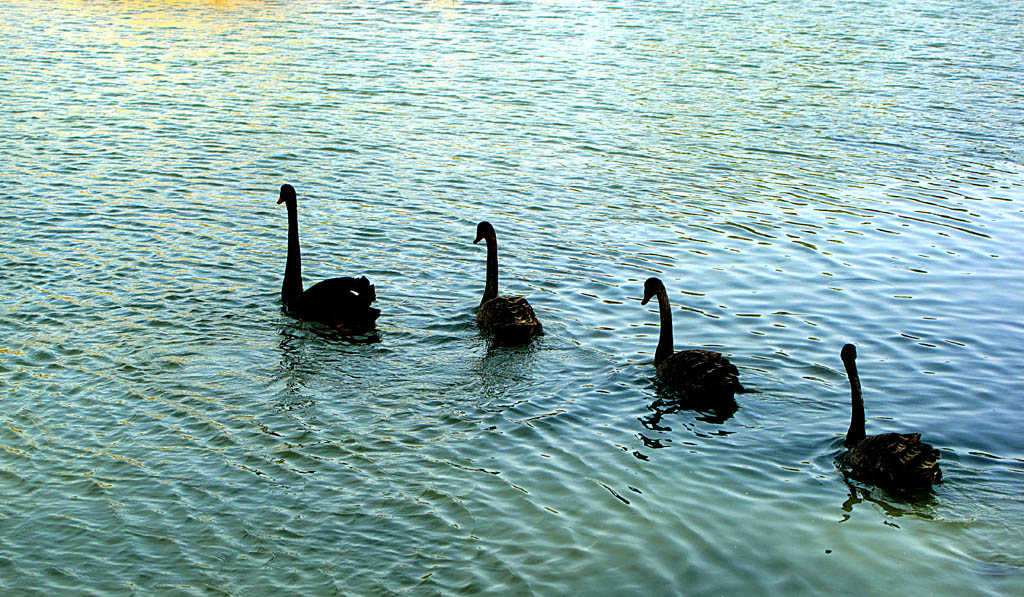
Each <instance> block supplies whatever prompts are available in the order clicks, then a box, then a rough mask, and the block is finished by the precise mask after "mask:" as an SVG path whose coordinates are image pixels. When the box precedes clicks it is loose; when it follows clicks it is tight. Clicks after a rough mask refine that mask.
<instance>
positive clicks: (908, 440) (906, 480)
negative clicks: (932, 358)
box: [839, 344, 942, 490]
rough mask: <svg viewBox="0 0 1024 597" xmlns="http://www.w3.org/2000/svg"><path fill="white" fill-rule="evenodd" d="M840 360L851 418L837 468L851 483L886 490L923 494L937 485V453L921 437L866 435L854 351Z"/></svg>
mask: <svg viewBox="0 0 1024 597" xmlns="http://www.w3.org/2000/svg"><path fill="white" fill-rule="evenodd" d="M841 357H842V359H843V365H845V366H846V374H847V376H849V378H850V395H851V402H852V414H851V416H850V429H849V431H847V432H846V441H845V442H844V445H845V446H846V448H847V450H846V452H845V453H843V454H842V455H841V456H840V457H839V464H840V465H841V466H842V467H843V468H844V469H845V470H846V471H847V472H848V474H849V475H850V476H851V477H853V478H854V479H857V480H859V481H863V482H865V483H870V484H872V485H878V486H879V487H885V488H888V489H903V490H922V489H927V488H929V487H931V486H932V485H933V484H935V483H938V482H940V481H941V480H942V470H941V469H939V451H938V450H936V449H935V448H933V447H931V446H930V445H928V444H926V443H924V442H922V441H921V434H920V433H882V434H880V435H871V436H866V435H865V429H864V399H863V397H862V396H861V390H860V376H859V375H858V374H857V363H856V360H857V349H856V348H855V347H854V346H853V345H852V344H847V345H846V346H843V350H842V352H841Z"/></svg>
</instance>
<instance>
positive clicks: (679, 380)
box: [655, 350, 743, 398]
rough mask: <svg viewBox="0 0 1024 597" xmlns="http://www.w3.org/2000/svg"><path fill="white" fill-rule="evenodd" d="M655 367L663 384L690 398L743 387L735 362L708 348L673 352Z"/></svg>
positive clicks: (714, 395) (725, 394) (727, 393)
mask: <svg viewBox="0 0 1024 597" xmlns="http://www.w3.org/2000/svg"><path fill="white" fill-rule="evenodd" d="M655 369H656V371H657V374H658V378H659V379H660V380H661V381H662V382H663V383H665V385H667V386H668V387H670V388H672V389H673V390H676V391H681V392H685V393H686V394H687V395H688V396H690V397H693V398H718V397H722V398H725V397H732V395H733V394H734V393H737V392H742V391H743V386H742V385H740V381H739V375H740V373H739V371H738V370H737V369H736V365H733V364H732V363H731V362H729V359H727V358H725V357H724V356H722V355H720V354H718V353H717V352H713V351H710V350H682V351H679V352H676V353H672V354H671V355H670V356H668V357H667V358H665V359H664V360H663V361H661V362H660V363H657V364H656V366H655Z"/></svg>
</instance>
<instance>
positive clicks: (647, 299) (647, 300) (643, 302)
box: [640, 294, 652, 305]
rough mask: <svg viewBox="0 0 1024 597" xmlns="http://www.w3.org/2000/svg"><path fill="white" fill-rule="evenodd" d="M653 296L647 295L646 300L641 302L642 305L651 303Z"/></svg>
mask: <svg viewBox="0 0 1024 597" xmlns="http://www.w3.org/2000/svg"><path fill="white" fill-rule="evenodd" d="M651 296H652V295H650V294H645V295H644V300H642V301H640V304H641V305H646V304H647V303H649V302H651Z"/></svg>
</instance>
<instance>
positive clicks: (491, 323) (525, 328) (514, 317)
mask: <svg viewBox="0 0 1024 597" xmlns="http://www.w3.org/2000/svg"><path fill="white" fill-rule="evenodd" d="M481 240H486V241H487V284H486V285H485V286H484V296H483V298H482V299H481V300H480V310H479V311H477V314H476V322H477V324H478V325H479V326H480V329H482V330H484V331H487V332H490V333H491V334H493V335H494V341H495V342H496V343H498V344H521V343H523V342H526V341H527V340H529V339H530V338H532V337H533V336H536V335H539V334H541V333H543V330H542V329H541V325H540V321H538V320H537V315H536V314H534V312H533V307H531V306H530V303H528V302H527V301H526V299H524V298H523V297H521V296H498V238H497V237H496V236H495V234H494V226H491V225H490V223H489V222H480V223H479V224H477V226H476V240H474V241H473V244H476V243H478V242H480V241H481Z"/></svg>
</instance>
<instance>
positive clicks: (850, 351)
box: [839, 344, 857, 363]
mask: <svg viewBox="0 0 1024 597" xmlns="http://www.w3.org/2000/svg"><path fill="white" fill-rule="evenodd" d="M839 356H840V357H842V359H843V362H844V363H852V362H854V361H856V360H857V347H856V346H854V345H853V344H847V345H846V346H844V347H843V350H842V352H840V353H839Z"/></svg>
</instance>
